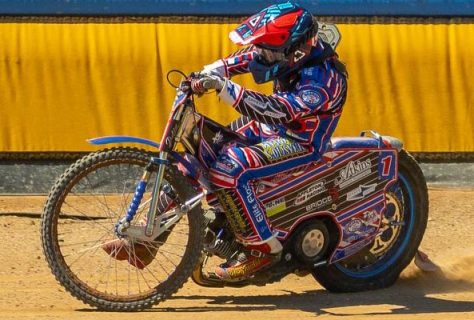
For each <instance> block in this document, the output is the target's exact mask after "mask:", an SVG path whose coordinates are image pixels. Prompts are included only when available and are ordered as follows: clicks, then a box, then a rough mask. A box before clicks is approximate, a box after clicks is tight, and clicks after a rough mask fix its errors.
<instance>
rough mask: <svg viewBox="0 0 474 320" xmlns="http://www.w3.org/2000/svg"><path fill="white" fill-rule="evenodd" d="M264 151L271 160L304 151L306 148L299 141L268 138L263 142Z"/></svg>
mask: <svg viewBox="0 0 474 320" xmlns="http://www.w3.org/2000/svg"><path fill="white" fill-rule="evenodd" d="M261 147H262V149H263V153H264V154H265V156H266V157H267V158H268V159H269V160H280V159H282V158H285V157H287V156H290V155H295V154H298V153H301V152H304V151H305V149H304V148H303V147H302V146H301V145H300V144H298V143H296V142H294V141H290V140H288V139H281V138H280V139H274V140H267V141H264V142H262V143H261Z"/></svg>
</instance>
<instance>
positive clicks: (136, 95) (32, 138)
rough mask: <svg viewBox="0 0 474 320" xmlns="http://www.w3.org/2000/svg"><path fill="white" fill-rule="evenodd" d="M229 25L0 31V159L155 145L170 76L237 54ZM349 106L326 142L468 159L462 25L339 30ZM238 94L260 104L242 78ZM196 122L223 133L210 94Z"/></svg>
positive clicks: (468, 53) (472, 30)
mask: <svg viewBox="0 0 474 320" xmlns="http://www.w3.org/2000/svg"><path fill="white" fill-rule="evenodd" d="M234 26H235V24H230V23H83V24H81V23H74V24H68V23H57V24H55V23H2V24H0V119H1V120H0V121H1V122H0V152H77V151H89V150H94V149H95V147H93V146H90V145H88V144H87V143H86V142H85V140H86V139H87V138H91V137H97V136H103V135H117V134H123V135H135V136H140V137H143V138H148V139H153V140H159V139H160V135H161V133H162V131H163V127H164V124H165V122H166V119H167V117H168V113H169V110H170V106H171V103H172V101H173V99H174V94H175V89H173V88H172V87H170V86H169V85H168V84H167V83H166V74H167V72H168V71H169V70H171V69H179V70H181V71H183V72H185V73H189V72H191V71H196V70H200V69H201V68H202V66H203V65H205V64H208V63H210V62H213V61H214V60H216V59H218V58H219V57H223V56H225V55H227V54H229V53H231V52H233V51H234V50H236V49H237V47H235V46H234V45H233V44H231V42H230V41H229V40H228V37H227V35H228V33H229V31H231V30H232V29H233V27H234ZM338 27H339V29H340V31H341V33H342V42H341V44H340V46H339V48H338V53H339V55H340V57H341V59H342V60H343V61H345V62H346V64H347V68H348V70H349V74H350V77H349V94H348V99H347V102H346V106H345V111H344V113H343V115H342V118H341V121H340V123H339V127H338V129H337V131H336V135H337V136H343V135H351V136H353V135H358V134H359V132H360V131H361V130H364V129H373V130H376V131H378V132H380V133H381V134H384V135H391V136H395V137H398V138H400V139H402V140H403V141H404V143H405V146H406V148H407V149H408V150H410V151H414V152H473V151H474V115H473V113H474V112H473V111H474V110H473V104H474V80H472V79H473V77H474V25H473V24H463V23H459V24H454V23H453V24H413V23H411V24H363V23H361V24H339V25H338ZM234 80H235V81H237V82H239V83H241V84H243V85H244V86H245V87H249V88H252V89H256V90H260V91H264V92H266V93H270V91H271V85H268V84H267V85H263V86H257V85H255V84H254V83H253V81H252V78H251V76H250V75H245V76H241V77H236V78H235V79H234ZM197 105H198V110H199V111H201V112H203V113H204V114H206V115H208V116H210V117H211V118H213V119H215V120H217V121H219V122H222V123H228V122H230V121H231V120H232V119H234V118H235V117H237V113H236V112H235V111H233V110H232V108H231V107H230V106H226V105H224V104H223V103H222V102H219V101H218V99H217V98H216V96H215V95H214V94H208V95H205V96H204V97H203V98H201V99H197Z"/></svg>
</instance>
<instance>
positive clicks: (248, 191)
mask: <svg viewBox="0 0 474 320" xmlns="http://www.w3.org/2000/svg"><path fill="white" fill-rule="evenodd" d="M244 190H245V196H246V198H247V202H248V203H249V204H250V210H251V213H252V215H253V216H254V217H255V220H257V222H262V221H263V219H264V216H263V212H262V209H260V206H259V205H258V203H257V201H256V200H255V195H254V192H253V191H252V188H251V187H250V185H249V184H248V183H247V184H244Z"/></svg>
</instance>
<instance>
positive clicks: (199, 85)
mask: <svg viewBox="0 0 474 320" xmlns="http://www.w3.org/2000/svg"><path fill="white" fill-rule="evenodd" d="M224 84H225V80H224V79H223V78H222V77H220V76H218V75H211V74H206V73H199V74H194V77H193V78H192V79H191V89H192V90H193V92H194V93H197V94H203V93H204V92H206V91H207V90H210V89H216V90H217V91H218V92H219V91H221V90H222V88H223V87H224Z"/></svg>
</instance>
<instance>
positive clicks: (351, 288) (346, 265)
mask: <svg viewBox="0 0 474 320" xmlns="http://www.w3.org/2000/svg"><path fill="white" fill-rule="evenodd" d="M398 176H399V179H398V182H397V183H396V184H395V185H394V186H393V187H391V188H390V190H389V193H390V194H391V197H390V198H391V199H392V202H393V205H394V206H396V205H397V204H398V206H399V208H398V209H399V210H400V211H399V212H400V213H401V216H402V217H403V220H402V221H403V222H404V223H405V224H404V225H403V226H402V227H401V228H400V230H397V233H396V234H397V237H396V238H395V239H393V241H394V242H393V245H392V246H391V247H390V248H389V249H388V250H387V252H384V253H383V255H381V256H380V257H377V260H376V261H374V262H373V263H372V264H368V265H367V263H366V262H365V261H367V253H368V250H369V249H370V245H369V246H368V248H366V249H365V250H364V249H363V250H362V251H361V252H360V253H356V254H355V255H354V256H352V257H349V258H348V259H345V260H342V261H340V262H336V263H334V264H331V265H328V266H321V267H318V268H315V269H314V270H313V271H312V274H313V276H314V278H315V279H316V280H317V281H318V282H319V283H320V284H321V285H322V286H323V287H324V288H326V289H327V290H329V291H332V292H357V291H365V290H374V289H380V288H385V287H388V286H391V285H392V284H393V283H394V282H395V281H396V280H397V279H398V277H399V275H400V273H401V272H402V271H403V269H405V268H406V267H407V266H408V264H409V263H410V262H411V260H412V259H413V257H414V256H415V253H416V251H417V249H418V246H419V245H420V242H421V240H422V238H423V234H424V232H425V229H426V224H427V220H428V189H427V186H426V181H425V178H424V176H423V172H422V171H421V168H420V167H419V165H418V163H417V162H416V161H415V159H414V158H413V157H412V156H411V155H410V154H409V153H408V152H406V151H405V150H402V151H400V153H399V168H398ZM386 211H388V209H387V210H386ZM364 263H365V264H366V265H365V266H364V267H362V268H361V267H360V266H361V265H364ZM355 266H358V267H355Z"/></svg>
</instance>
